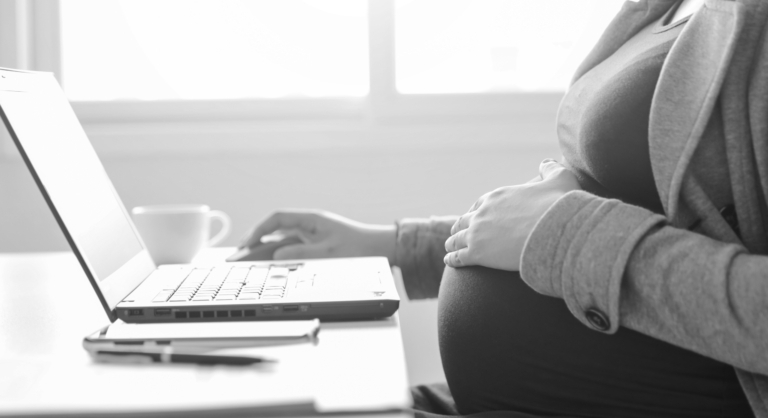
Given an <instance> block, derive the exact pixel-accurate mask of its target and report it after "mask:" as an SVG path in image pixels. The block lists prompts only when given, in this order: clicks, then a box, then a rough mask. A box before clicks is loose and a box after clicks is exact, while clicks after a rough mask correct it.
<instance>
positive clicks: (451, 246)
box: [445, 229, 467, 252]
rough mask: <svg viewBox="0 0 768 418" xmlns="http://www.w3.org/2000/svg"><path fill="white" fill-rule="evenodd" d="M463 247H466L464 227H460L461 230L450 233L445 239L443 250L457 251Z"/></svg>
mask: <svg viewBox="0 0 768 418" xmlns="http://www.w3.org/2000/svg"><path fill="white" fill-rule="evenodd" d="M464 247H467V230H466V229H462V230H461V231H459V232H457V233H455V234H453V235H451V236H450V237H448V239H447V240H445V251H447V252H451V251H458V250H460V249H462V248H464Z"/></svg>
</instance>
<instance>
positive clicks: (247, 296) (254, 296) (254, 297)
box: [237, 293, 261, 300]
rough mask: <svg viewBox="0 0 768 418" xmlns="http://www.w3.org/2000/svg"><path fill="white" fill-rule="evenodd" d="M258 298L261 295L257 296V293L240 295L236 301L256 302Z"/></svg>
mask: <svg viewBox="0 0 768 418" xmlns="http://www.w3.org/2000/svg"><path fill="white" fill-rule="evenodd" d="M259 296H261V295H259V294H258V293H241V294H240V295H239V296H238V297H237V300H257V299H258V298H259Z"/></svg>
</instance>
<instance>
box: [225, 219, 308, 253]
mask: <svg viewBox="0 0 768 418" xmlns="http://www.w3.org/2000/svg"><path fill="white" fill-rule="evenodd" d="M316 218H317V216H316V214H315V213H313V212H298V211H278V212H274V213H273V214H271V215H269V216H268V217H267V218H266V219H264V220H263V221H261V222H260V223H259V224H258V225H256V226H255V227H254V228H253V230H252V231H251V232H250V233H248V234H247V235H246V236H245V238H244V239H243V240H242V241H241V243H240V245H239V246H238V248H246V247H253V246H255V245H258V244H259V243H261V237H263V236H264V235H267V234H271V233H272V232H275V231H277V230H279V229H297V230H299V231H304V232H309V233H312V232H314V229H315V220H316Z"/></svg>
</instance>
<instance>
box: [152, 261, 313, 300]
mask: <svg viewBox="0 0 768 418" xmlns="http://www.w3.org/2000/svg"><path fill="white" fill-rule="evenodd" d="M300 267H301V265H300V264H292V265H275V266H252V267H248V266H238V267H230V266H219V267H213V268H194V269H192V270H191V271H190V272H189V274H188V275H187V276H186V278H184V279H183V281H182V282H181V283H180V284H179V286H178V287H177V288H176V289H166V290H163V291H161V292H160V293H159V294H158V295H157V296H155V298H154V299H153V300H152V301H153V302H190V301H191V302H211V301H234V300H265V299H281V298H282V297H283V296H284V295H285V288H286V286H287V285H288V277H289V275H293V274H299V270H300ZM298 283H301V279H300V278H299V280H298Z"/></svg>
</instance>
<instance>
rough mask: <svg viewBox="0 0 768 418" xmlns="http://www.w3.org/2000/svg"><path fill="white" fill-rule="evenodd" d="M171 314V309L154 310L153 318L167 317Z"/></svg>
mask: <svg viewBox="0 0 768 418" xmlns="http://www.w3.org/2000/svg"><path fill="white" fill-rule="evenodd" d="M170 314H171V308H158V309H155V316H167V315H170Z"/></svg>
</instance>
